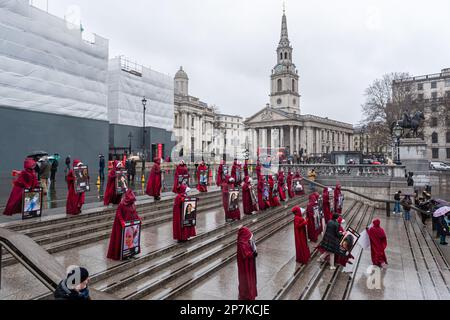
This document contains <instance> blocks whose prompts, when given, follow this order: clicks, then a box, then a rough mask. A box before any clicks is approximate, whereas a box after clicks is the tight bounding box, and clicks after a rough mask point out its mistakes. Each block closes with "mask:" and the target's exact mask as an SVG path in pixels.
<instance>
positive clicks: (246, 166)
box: [244, 159, 249, 177]
mask: <svg viewBox="0 0 450 320" xmlns="http://www.w3.org/2000/svg"><path fill="white" fill-rule="evenodd" d="M244 177H249V174H248V160H247V159H245V161H244Z"/></svg>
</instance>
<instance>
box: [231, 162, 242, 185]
mask: <svg viewBox="0 0 450 320" xmlns="http://www.w3.org/2000/svg"><path fill="white" fill-rule="evenodd" d="M231 177H232V178H233V179H234V181H235V184H236V185H241V183H242V166H241V164H240V163H239V162H238V160H237V159H234V162H233V166H232V167H231Z"/></svg>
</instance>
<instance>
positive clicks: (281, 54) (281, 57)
mask: <svg viewBox="0 0 450 320" xmlns="http://www.w3.org/2000/svg"><path fill="white" fill-rule="evenodd" d="M280 59H281V60H283V52H280Z"/></svg>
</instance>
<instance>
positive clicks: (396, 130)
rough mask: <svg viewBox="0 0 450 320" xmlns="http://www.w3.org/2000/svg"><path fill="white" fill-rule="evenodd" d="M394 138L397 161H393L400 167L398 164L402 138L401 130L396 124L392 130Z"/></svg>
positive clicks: (399, 163)
mask: <svg viewBox="0 0 450 320" xmlns="http://www.w3.org/2000/svg"><path fill="white" fill-rule="evenodd" d="M393 133H394V137H395V139H396V146H397V159H396V160H395V164H396V165H401V164H402V163H401V162H400V138H401V137H402V136H403V128H402V127H400V126H399V125H398V123H397V124H396V125H395V127H394V130H393Z"/></svg>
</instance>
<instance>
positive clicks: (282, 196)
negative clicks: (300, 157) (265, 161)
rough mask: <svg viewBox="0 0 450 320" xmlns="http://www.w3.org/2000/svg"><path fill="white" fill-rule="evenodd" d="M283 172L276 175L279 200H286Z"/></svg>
mask: <svg viewBox="0 0 450 320" xmlns="http://www.w3.org/2000/svg"><path fill="white" fill-rule="evenodd" d="M284 187H285V185H284V172H283V171H280V172H279V173H278V194H279V195H280V200H281V201H285V200H286V192H285V191H284Z"/></svg>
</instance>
